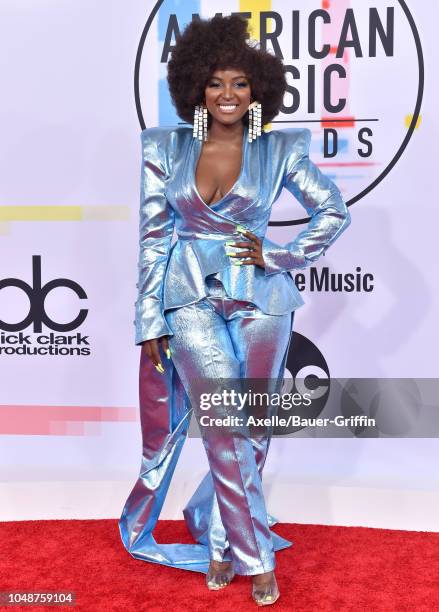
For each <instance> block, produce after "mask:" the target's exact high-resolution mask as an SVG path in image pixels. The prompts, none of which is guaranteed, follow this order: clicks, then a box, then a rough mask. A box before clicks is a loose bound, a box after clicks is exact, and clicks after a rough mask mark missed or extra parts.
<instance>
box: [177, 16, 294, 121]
mask: <svg viewBox="0 0 439 612" xmlns="http://www.w3.org/2000/svg"><path fill="white" fill-rule="evenodd" d="M249 38H250V35H249V32H248V23H247V19H245V18H244V17H243V16H242V15H237V14H235V15H230V16H226V17H222V16H221V15H215V17H212V19H200V18H196V19H194V20H193V21H191V22H190V23H189V24H188V25H187V26H186V27H185V29H184V30H183V32H182V33H181V34H180V35H178V36H177V39H176V44H175V46H174V48H173V50H172V54H171V57H170V59H169V62H168V68H167V70H168V84H169V91H170V94H171V98H172V102H173V104H174V106H175V108H176V110H177V114H178V115H179V117H181V118H182V119H183V120H184V121H186V122H187V123H190V124H192V123H193V120H194V110H195V106H196V105H197V104H201V102H202V101H203V100H204V89H205V87H206V84H207V82H208V80H209V79H210V78H211V76H212V74H213V73H214V72H215V70H225V69H228V68H239V69H240V70H243V71H244V73H245V74H246V76H247V78H248V79H249V81H250V87H251V91H252V98H253V99H254V100H258V102H260V103H261V104H262V125H265V124H267V123H269V122H270V121H271V120H272V119H273V118H274V117H276V115H277V114H278V113H279V110H280V108H281V105H282V101H283V97H284V94H285V91H286V88H287V81H286V77H285V69H284V65H283V63H282V60H280V59H279V58H278V57H276V56H275V55H273V54H272V53H269V52H268V51H263V50H262V49H260V48H258V46H256V45H252V44H251V42H250V40H249ZM209 120H210V116H209ZM243 122H244V123H245V124H247V125H248V113H246V114H245V115H244V117H243Z"/></svg>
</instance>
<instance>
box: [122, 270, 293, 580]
mask: <svg viewBox="0 0 439 612" xmlns="http://www.w3.org/2000/svg"><path fill="white" fill-rule="evenodd" d="M206 286H207V288H208V295H207V296H206V297H205V298H204V299H202V300H200V301H199V302H196V303H194V304H190V305H187V306H182V307H178V308H174V309H172V310H168V311H166V313H165V316H166V320H167V323H168V325H169V326H170V328H171V329H172V331H173V335H172V336H170V338H169V345H170V348H171V353H172V359H171V360H170V361H169V362H168V360H167V359H166V357H165V356H164V355H163V354H162V363H163V365H164V367H165V374H164V375H161V374H159V373H158V372H157V371H156V370H155V368H154V367H153V365H152V363H151V361H150V360H149V359H148V358H147V357H146V356H145V354H144V352H143V351H142V352H141V362H140V371H139V373H140V376H139V393H140V418H141V426H142V445H143V451H142V465H141V470H140V475H139V478H138V480H137V482H136V483H135V485H134V487H133V489H132V491H131V493H130V495H129V497H128V499H127V501H126V503H125V506H124V509H123V512H122V515H121V518H120V521H119V529H120V533H121V538H122V541H123V543H124V545H125V548H126V549H127V550H128V551H129V552H130V554H131V555H132V556H133V557H135V558H137V559H142V560H145V561H150V562H154V563H159V564H163V565H168V566H171V567H176V568H181V569H188V570H193V571H200V572H204V573H206V572H207V569H208V565H209V560H210V559H215V560H217V561H222V560H230V561H232V562H233V565H234V570H235V572H236V573H237V574H242V575H254V574H260V573H265V572H268V571H270V570H272V569H273V568H274V567H275V554H274V553H275V551H276V550H281V549H282V548H286V547H288V546H291V542H289V541H288V540H285V539H284V538H282V537H280V536H279V535H277V534H276V533H274V532H272V531H270V526H271V525H272V524H274V523H275V522H276V519H274V517H271V516H270V515H269V514H268V513H267V510H266V507H265V501H264V495H263V491H262V473H263V468H264V464H265V460H266V457H267V451H268V448H269V444H270V435H271V431H268V432H264V434H263V435H262V434H261V435H252V436H245V435H224V434H218V433H217V432H216V431H215V430H214V429H211V430H210V429H209V428H200V430H201V434H202V439H203V445H204V448H205V450H206V454H207V459H208V463H209V467H210V471H209V472H208V474H207V475H206V477H205V478H204V479H203V481H202V482H201V484H200V485H199V487H198V488H197V490H196V491H195V493H194V495H193V496H192V498H191V499H190V501H189V502H188V504H187V506H186V507H185V508H184V510H183V514H184V517H185V519H186V523H187V525H188V527H189V530H190V531H191V533H192V535H193V536H194V538H195V540H196V541H197V544H179V543H176V544H159V543H157V542H156V540H155V539H154V537H153V529H154V527H155V525H156V523H157V520H158V517H159V515H160V512H161V509H162V507H163V503H164V500H165V497H166V494H167V491H168V488H169V485H170V481H171V478H172V475H173V472H174V469H175V466H176V464H177V461H178V458H179V455H180V453H181V449H182V447H183V444H184V442H185V439H186V437H187V431H188V426H189V422H190V418H191V413H192V412H194V413H195V414H197V416H198V415H199V412H198V411H197V410H195V409H194V408H196V402H197V398H196V397H194V384H193V382H194V380H197V379H202V378H212V379H215V378H222V379H238V378H241V379H243V378H258V379H264V378H265V379H270V380H271V381H273V380H275V381H276V386H277V388H276V389H273V388H271V389H270V390H271V391H276V390H277V391H279V392H280V390H281V386H282V381H283V374H284V368H285V362H286V356H287V350H288V347H289V343H290V339H291V333H292V324H293V318H294V312H291V313H287V314H285V315H268V314H265V313H263V312H262V311H261V310H260V309H259V308H257V307H256V306H255V305H254V304H252V303H250V302H245V301H238V300H235V299H232V298H229V297H228V296H227V295H226V293H225V290H224V287H223V285H222V283H221V282H220V281H219V280H218V279H216V278H215V277H214V276H213V275H211V276H209V277H207V279H206Z"/></svg>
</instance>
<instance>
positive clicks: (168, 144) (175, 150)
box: [140, 125, 192, 173]
mask: <svg viewBox="0 0 439 612" xmlns="http://www.w3.org/2000/svg"><path fill="white" fill-rule="evenodd" d="M140 138H141V142H142V148H143V155H144V157H145V158H146V157H148V158H149V159H150V161H153V159H154V158H155V160H156V162H157V163H158V164H159V165H160V166H162V168H163V169H164V170H165V171H167V173H170V172H171V169H172V165H173V160H174V159H176V158H177V157H178V155H179V152H180V151H181V147H182V146H183V144H184V142H186V141H187V139H188V138H192V127H185V126H175V125H173V126H156V127H150V128H145V129H144V130H142V132H140Z"/></svg>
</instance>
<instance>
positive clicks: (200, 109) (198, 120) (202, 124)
mask: <svg viewBox="0 0 439 612" xmlns="http://www.w3.org/2000/svg"><path fill="white" fill-rule="evenodd" d="M192 136H193V137H194V138H198V140H204V141H206V140H207V106H203V105H202V104H201V105H199V104H197V105H196V107H195V112H194V129H193V132H192Z"/></svg>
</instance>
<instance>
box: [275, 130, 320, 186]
mask: <svg viewBox="0 0 439 612" xmlns="http://www.w3.org/2000/svg"><path fill="white" fill-rule="evenodd" d="M271 134H273V138H274V139H275V141H276V144H277V152H278V155H279V156H280V158H281V159H282V160H283V166H282V167H283V173H284V174H286V175H288V174H289V173H290V172H291V171H292V170H293V168H294V166H295V165H296V164H297V162H298V161H299V160H300V159H303V158H304V157H306V156H308V155H309V146H310V142H311V130H309V129H308V128H286V129H284V130H273V131H272V132H271Z"/></svg>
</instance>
